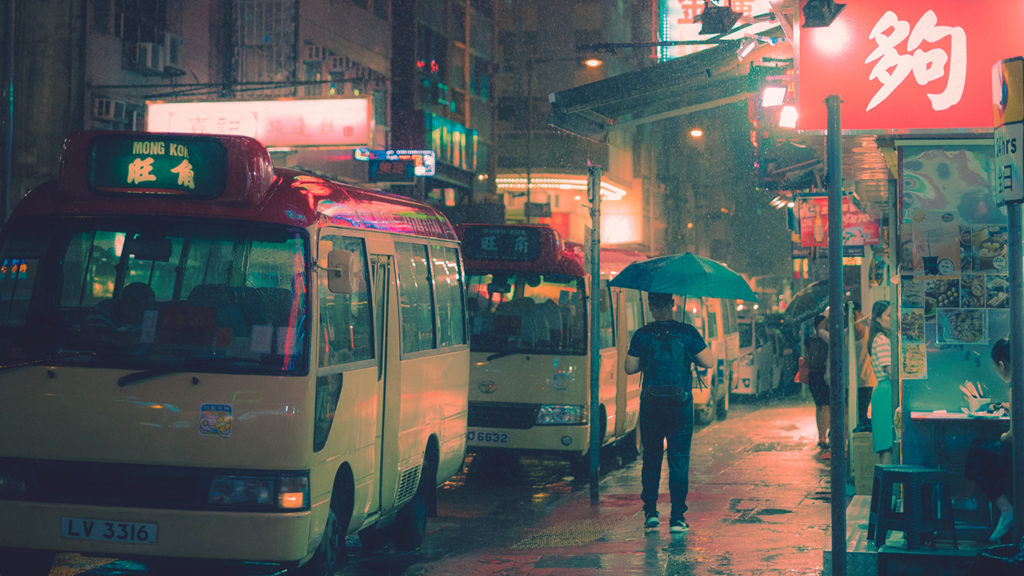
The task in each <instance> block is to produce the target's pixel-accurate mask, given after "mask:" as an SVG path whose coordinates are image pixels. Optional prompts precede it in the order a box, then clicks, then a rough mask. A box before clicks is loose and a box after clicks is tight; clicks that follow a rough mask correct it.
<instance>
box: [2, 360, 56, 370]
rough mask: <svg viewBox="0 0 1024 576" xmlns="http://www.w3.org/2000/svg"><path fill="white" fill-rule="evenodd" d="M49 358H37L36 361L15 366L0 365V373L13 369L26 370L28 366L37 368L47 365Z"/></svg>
mask: <svg viewBox="0 0 1024 576" xmlns="http://www.w3.org/2000/svg"><path fill="white" fill-rule="evenodd" d="M49 362H50V358H38V359H36V360H25V361H24V362H18V363H16V364H2V365H0V372H3V371H7V370H14V369H15V368H27V367H28V366H39V365H40V364H49Z"/></svg>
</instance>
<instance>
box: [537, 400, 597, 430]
mask: <svg viewBox="0 0 1024 576" xmlns="http://www.w3.org/2000/svg"><path fill="white" fill-rule="evenodd" d="M586 423H587V410H586V408H585V407H583V406H580V405H579V404H541V406H540V410H539V411H538V412H537V424H542V425H543V424H586Z"/></svg>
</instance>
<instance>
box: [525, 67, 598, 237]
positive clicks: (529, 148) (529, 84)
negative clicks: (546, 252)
mask: <svg viewBox="0 0 1024 576" xmlns="http://www.w3.org/2000/svg"><path fill="white" fill-rule="evenodd" d="M551 62H579V63H582V64H583V65H584V66H586V67H587V68H598V67H600V66H602V65H604V61H602V60H601V59H599V58H586V59H581V58H579V57H563V58H530V59H529V60H527V61H526V205H525V206H524V207H523V214H524V215H525V216H526V222H527V224H529V222H530V208H529V206H530V204H531V201H530V198H531V187H532V183H533V182H532V181H533V66H534V64H548V63H551Z"/></svg>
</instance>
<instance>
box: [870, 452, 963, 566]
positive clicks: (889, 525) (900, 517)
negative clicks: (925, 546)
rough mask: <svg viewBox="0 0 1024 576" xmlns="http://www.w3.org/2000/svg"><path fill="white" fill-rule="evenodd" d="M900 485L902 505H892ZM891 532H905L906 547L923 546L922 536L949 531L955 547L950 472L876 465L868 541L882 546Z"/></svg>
mask: <svg viewBox="0 0 1024 576" xmlns="http://www.w3.org/2000/svg"><path fill="white" fill-rule="evenodd" d="M897 484H899V485H902V486H903V505H902V506H897V505H896V503H895V502H893V497H894V496H895V495H897V494H898V493H897V492H896V491H895V486H896V485H897ZM890 530H898V531H900V532H903V534H904V536H905V539H906V542H907V548H918V547H920V545H921V535H922V534H925V533H935V532H938V531H940V530H944V531H948V532H950V533H951V534H952V536H953V547H954V548H956V547H957V542H956V523H955V520H954V518H953V498H952V495H951V494H950V487H949V472H946V471H945V470H942V469H939V468H925V467H923V466H907V465H882V464H876V465H875V476H874V479H873V481H872V483H871V511H870V514H869V516H868V540H872V541H874V543H875V546H876V547H881V546H882V545H884V544H885V541H886V538H888V536H889V531H890Z"/></svg>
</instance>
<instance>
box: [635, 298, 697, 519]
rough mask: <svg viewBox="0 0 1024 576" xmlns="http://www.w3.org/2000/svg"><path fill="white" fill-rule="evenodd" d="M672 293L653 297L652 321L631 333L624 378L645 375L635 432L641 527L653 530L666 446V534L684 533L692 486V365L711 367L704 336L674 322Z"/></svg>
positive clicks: (649, 304) (680, 323) (648, 302)
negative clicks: (637, 435)
mask: <svg viewBox="0 0 1024 576" xmlns="http://www.w3.org/2000/svg"><path fill="white" fill-rule="evenodd" d="M674 302H675V301H674V298H673V296H672V295H671V294H664V293H658V292H651V293H648V295H647V304H648V306H649V307H650V309H651V315H652V316H653V318H654V320H653V321H652V322H650V323H649V324H647V325H645V326H643V327H642V328H640V329H639V330H637V331H636V332H635V333H634V334H633V338H632V340H630V343H629V351H628V352H627V355H626V361H625V370H626V373H627V374H636V373H637V372H643V380H642V387H643V390H642V393H641V396H640V416H639V424H638V425H639V427H640V436H641V438H642V440H643V464H642V468H641V471H640V484H641V493H640V499H641V500H643V509H644V527H645V528H656V527H657V526H658V524H659V520H658V492H659V484H660V482H661V463H662V459H663V456H664V452H665V444H666V443H667V445H668V457H667V458H668V486H669V496H670V498H671V501H672V512H671V516H670V519H669V531H670V532H673V533H682V532H686V531H687V530H688V529H689V525H688V524H687V523H686V516H685V514H686V510H687V506H686V496H687V493H688V492H689V486H690V443H691V440H692V439H693V396H692V394H691V378H692V374H691V366H692V365H693V364H696V365H698V366H701V367H703V368H711V367H712V366H714V363H715V360H714V356H713V355H712V354H711V350H710V349H709V348H708V347H707V344H706V343H705V342H704V337H703V336H701V334H700V332H698V331H697V329H696V328H694V327H693V326H692V325H690V324H686V323H683V322H678V321H676V320H673V319H672V308H673V305H674Z"/></svg>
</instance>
